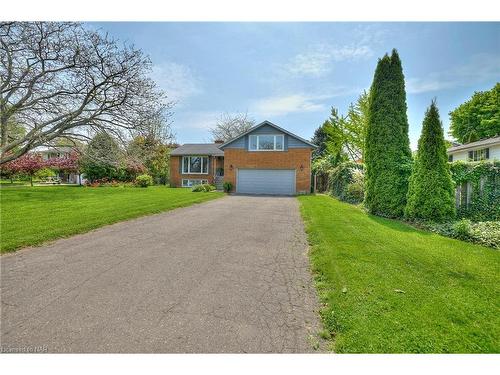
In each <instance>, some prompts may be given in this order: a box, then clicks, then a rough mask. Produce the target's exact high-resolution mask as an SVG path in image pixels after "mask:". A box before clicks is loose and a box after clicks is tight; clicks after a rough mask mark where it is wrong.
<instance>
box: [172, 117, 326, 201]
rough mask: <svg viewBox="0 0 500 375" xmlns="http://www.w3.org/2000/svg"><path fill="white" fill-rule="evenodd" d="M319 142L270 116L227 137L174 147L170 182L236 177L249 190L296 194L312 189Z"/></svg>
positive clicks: (236, 186)
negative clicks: (314, 158) (312, 161)
mask: <svg viewBox="0 0 500 375" xmlns="http://www.w3.org/2000/svg"><path fill="white" fill-rule="evenodd" d="M314 148H316V146H315V145H313V144H312V143H310V142H308V141H306V140H305V139H303V138H300V137H299V136H297V135H295V134H292V133H290V132H289V131H287V130H285V129H283V128H280V127H279V126H277V125H275V124H273V123H271V122H269V121H264V122H262V123H260V124H258V125H256V126H254V127H252V128H251V129H250V130H248V131H247V132H245V133H243V134H240V135H239V136H237V137H236V138H234V139H231V140H229V141H227V142H225V143H208V144H207V143H205V144H185V145H182V146H180V147H178V148H176V149H175V150H173V151H172V153H171V161H170V185H171V186H175V187H191V186H193V185H196V184H200V183H209V184H214V185H216V186H217V188H218V189H222V184H223V182H230V183H231V184H232V186H233V191H234V192H237V193H244V194H275V195H295V194H304V193H309V192H310V191H311V153H312V150H313V149H314Z"/></svg>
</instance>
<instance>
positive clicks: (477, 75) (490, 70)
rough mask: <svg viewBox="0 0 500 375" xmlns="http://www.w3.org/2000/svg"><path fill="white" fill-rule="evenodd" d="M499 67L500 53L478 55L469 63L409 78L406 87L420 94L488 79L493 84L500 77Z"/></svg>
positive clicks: (409, 90)
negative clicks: (424, 75) (420, 76)
mask: <svg viewBox="0 0 500 375" xmlns="http://www.w3.org/2000/svg"><path fill="white" fill-rule="evenodd" d="M499 67H500V55H498V54H496V55H489V54H481V55H476V56H474V57H472V58H471V59H470V61H469V62H468V63H466V64H463V65H459V66H457V67H455V68H452V69H449V70H446V71H442V72H434V73H430V74H428V75H427V76H426V77H423V78H409V79H407V81H406V88H407V91H408V93H410V94H420V93H424V92H432V91H439V90H446V89H451V88H455V87H463V86H468V85H470V84H474V83H483V82H488V81H491V83H492V86H493V84H495V83H496V82H498V80H499V79H500V70H499Z"/></svg>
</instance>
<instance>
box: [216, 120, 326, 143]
mask: <svg viewBox="0 0 500 375" xmlns="http://www.w3.org/2000/svg"><path fill="white" fill-rule="evenodd" d="M264 125H270V126H272V127H274V128H276V129H278V130H279V131H282V132H283V133H285V134H288V135H289V136H291V137H294V138H297V139H298V140H299V141H301V142H304V143H305V144H307V145H309V146H311V147H312V148H318V146H316V145H315V144H313V143H311V142H309V141H307V140H305V139H304V138H301V137H299V136H298V135H295V134H293V133H291V132H289V131H288V130H285V129H283V128H281V127H279V126H278V125H276V124H273V123H272V122H271V121H268V120H265V121H262V122H261V123H260V124H257V125H255V126H253V127H251V128H250V129H248V130H247V131H246V132H244V133H242V134H240V135H238V136H237V137H234V138H233V139H230V140H229V141H227V142H225V143H223V144H221V145H220V146H219V148H220V149H221V150H222V149H223V148H224V147H226V146H227V145H229V144H231V143H233V142H234V141H236V140H238V139H240V138H241V137H244V136H245V135H247V134H250V133H251V132H253V131H254V130H256V129H258V128H260V127H261V126H264Z"/></svg>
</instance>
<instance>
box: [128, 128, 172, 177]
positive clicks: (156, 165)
mask: <svg viewBox="0 0 500 375" xmlns="http://www.w3.org/2000/svg"><path fill="white" fill-rule="evenodd" d="M170 151H171V148H170V147H169V146H168V145H166V144H164V143H163V142H162V141H161V140H160V139H157V138H156V137H144V136H137V137H135V138H134V139H133V140H132V141H131V142H130V143H129V145H128V148H127V153H128V154H129V156H131V157H132V158H133V159H134V160H138V161H140V162H141V163H143V164H144V166H145V167H146V168H147V169H148V171H149V174H150V175H151V176H152V177H153V179H154V181H155V183H160V184H166V183H167V182H168V179H169V166H170V164H169V161H170Z"/></svg>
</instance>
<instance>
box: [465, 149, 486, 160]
mask: <svg viewBox="0 0 500 375" xmlns="http://www.w3.org/2000/svg"><path fill="white" fill-rule="evenodd" d="M489 158H490V149H489V148H481V149H479V150H473V151H469V161H481V160H487V159H489Z"/></svg>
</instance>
